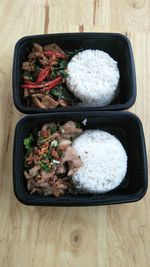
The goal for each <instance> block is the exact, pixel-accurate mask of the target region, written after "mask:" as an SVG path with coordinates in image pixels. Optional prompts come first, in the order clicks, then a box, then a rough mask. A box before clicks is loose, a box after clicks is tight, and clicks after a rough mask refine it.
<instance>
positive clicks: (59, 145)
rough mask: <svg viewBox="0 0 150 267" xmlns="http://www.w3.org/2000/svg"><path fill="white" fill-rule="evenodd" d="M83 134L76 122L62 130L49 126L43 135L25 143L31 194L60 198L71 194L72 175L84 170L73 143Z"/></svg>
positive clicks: (28, 182)
mask: <svg viewBox="0 0 150 267" xmlns="http://www.w3.org/2000/svg"><path fill="white" fill-rule="evenodd" d="M62 129H63V131H62ZM81 132H82V129H81V128H77V127H76V124H75V123H74V122H73V121H68V122H66V123H65V124H64V125H62V126H61V125H60V124H55V123H49V124H44V125H43V126H42V128H41V129H40V130H39V131H38V130H37V129H35V130H33V132H32V133H31V134H30V135H29V136H28V137H26V138H25V139H24V146H25V149H26V154H25V162H24V163H25V164H24V176H25V178H26V179H27V188H28V190H29V191H30V193H31V194H33V193H35V192H36V193H39V194H42V195H54V196H56V197H58V196H60V195H63V194H64V193H65V192H71V190H72V188H73V184H72V180H71V175H72V174H73V173H74V172H75V171H76V170H77V169H78V168H79V167H80V166H82V162H81V159H80V158H79V156H78V155H77V153H76V151H74V150H73V148H72V147H71V143H72V141H73V139H74V138H75V137H76V136H78V135H79V134H80V133H81Z"/></svg>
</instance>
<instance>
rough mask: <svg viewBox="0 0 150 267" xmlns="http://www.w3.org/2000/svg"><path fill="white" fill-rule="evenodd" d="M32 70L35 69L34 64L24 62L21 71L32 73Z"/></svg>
mask: <svg viewBox="0 0 150 267" xmlns="http://www.w3.org/2000/svg"><path fill="white" fill-rule="evenodd" d="M34 69H35V64H34V63H33V62H28V61H26V62H23V63H22V70H26V71H29V72H33V71H34Z"/></svg>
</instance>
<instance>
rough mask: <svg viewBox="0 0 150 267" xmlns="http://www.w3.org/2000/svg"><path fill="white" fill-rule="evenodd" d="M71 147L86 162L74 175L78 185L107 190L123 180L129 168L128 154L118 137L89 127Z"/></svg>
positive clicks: (81, 187) (88, 188)
mask: <svg viewBox="0 0 150 267" xmlns="http://www.w3.org/2000/svg"><path fill="white" fill-rule="evenodd" d="M72 146H73V148H74V149H75V150H76V151H77V153H78V155H79V156H80V157H81V160H82V161H83V166H82V167H81V168H80V169H78V170H77V171H76V172H75V174H74V175H73V177H72V179H73V181H74V183H75V184H76V186H77V188H79V189H82V190H84V191H87V192H92V193H104V192H107V191H110V190H112V189H114V188H116V187H117V186H118V185H119V184H120V183H121V182H122V180H123V179H124V177H125V175H126V171H127V155H126V152H125V150H124V148H123V146H122V144H121V143H120V141H119V140H118V139H117V138H116V137H114V136H113V135H111V134H109V133H107V132H104V131H101V130H87V131H84V133H83V134H81V135H80V136H79V137H77V138H76V139H75V140H74V141H73V144H72Z"/></svg>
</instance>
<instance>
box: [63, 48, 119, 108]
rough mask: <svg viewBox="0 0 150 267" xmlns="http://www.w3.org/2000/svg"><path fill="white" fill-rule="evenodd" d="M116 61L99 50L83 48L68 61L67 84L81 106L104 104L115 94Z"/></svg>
mask: <svg viewBox="0 0 150 267" xmlns="http://www.w3.org/2000/svg"><path fill="white" fill-rule="evenodd" d="M119 78H120V74H119V69H118V65H117V62H116V61H115V60H114V59H113V58H111V57H110V56H109V55H108V54H107V53H105V52H103V51H101V50H91V49H88V50H84V51H83V52H80V53H78V54H77V55H75V56H74V57H73V58H72V59H71V60H70V62H69V63H68V78H67V86H68V88H69V89H70V91H72V93H73V94H74V95H75V96H76V97H77V98H79V99H80V100H81V105H83V106H91V107H92V106H93V107H94V106H95V107H96V106H105V105H108V104H110V103H111V101H112V100H113V99H114V98H115V96H116V94H117V86H118V83H119Z"/></svg>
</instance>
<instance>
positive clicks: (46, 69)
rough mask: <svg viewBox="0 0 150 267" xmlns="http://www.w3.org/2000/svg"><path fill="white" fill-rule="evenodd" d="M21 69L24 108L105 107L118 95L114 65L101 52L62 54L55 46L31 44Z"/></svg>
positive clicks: (117, 72) (117, 80)
mask: <svg viewBox="0 0 150 267" xmlns="http://www.w3.org/2000/svg"><path fill="white" fill-rule="evenodd" d="M21 68H22V71H23V84H22V85H21V87H22V90H23V99H24V101H25V103H26V106H27V107H38V108H42V109H50V108H57V107H70V106H75V105H77V106H78V105H81V106H89V107H92V106H93V107H96V106H106V105H108V104H110V103H111V102H112V101H113V100H114V99H115V97H116V95H117V91H118V84H119V77H120V74H119V69H118V65H117V62H116V61H115V60H113V59H112V58H111V57H110V56H109V55H108V54H107V53H105V52H103V51H101V50H91V49H88V50H84V51H83V49H79V50H73V51H63V50H62V49H61V48H60V47H59V46H58V45H57V44H48V45H45V46H41V45H39V44H37V43H33V47H32V51H31V52H30V53H28V56H27V59H26V61H24V62H23V63H22V67H21Z"/></svg>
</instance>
